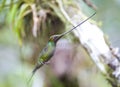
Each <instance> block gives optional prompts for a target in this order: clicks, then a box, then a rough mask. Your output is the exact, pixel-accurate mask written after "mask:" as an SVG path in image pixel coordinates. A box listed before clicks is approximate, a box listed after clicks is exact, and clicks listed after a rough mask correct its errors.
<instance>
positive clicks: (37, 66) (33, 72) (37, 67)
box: [28, 64, 43, 84]
mask: <svg viewBox="0 0 120 87" xmlns="http://www.w3.org/2000/svg"><path fill="white" fill-rule="evenodd" d="M42 65H43V64H40V65H36V67H35V68H34V70H33V71H32V75H31V76H30V79H29V80H28V84H29V83H30V81H31V79H32V78H33V76H34V74H35V72H36V71H37V70H38V69H39V68H40V67H41V66H42Z"/></svg>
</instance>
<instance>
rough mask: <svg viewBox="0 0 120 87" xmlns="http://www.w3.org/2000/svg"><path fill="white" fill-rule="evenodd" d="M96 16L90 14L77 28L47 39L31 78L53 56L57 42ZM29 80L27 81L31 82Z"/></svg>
mask: <svg viewBox="0 0 120 87" xmlns="http://www.w3.org/2000/svg"><path fill="white" fill-rule="evenodd" d="M95 14H96V12H95V13H94V14H92V15H91V16H90V17H88V18H87V19H86V20H84V21H82V22H81V23H79V24H78V25H77V26H75V27H73V28H72V29H70V30H69V31H66V32H64V33H62V34H59V35H52V36H51V37H50V38H49V41H48V43H47V44H46V46H45V48H43V50H42V51H41V53H40V55H39V58H38V61H37V64H36V66H35V68H34V69H33V71H32V76H31V78H32V77H33V75H34V74H35V72H36V71H37V70H38V69H39V68H40V67H41V66H43V65H44V64H45V63H46V62H47V61H48V60H50V59H51V57H52V56H53V54H54V52H55V47H56V43H57V41H58V40H59V39H60V38H61V37H63V36H64V35H66V34H68V33H70V32H71V31H72V30H74V29H75V28H77V27H78V26H80V25H81V24H83V23H84V22H86V21H87V20H89V19H90V18H91V17H93V16H94V15H95ZM31 78H30V79H29V81H30V80H31Z"/></svg>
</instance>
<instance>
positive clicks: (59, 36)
mask: <svg viewBox="0 0 120 87" xmlns="http://www.w3.org/2000/svg"><path fill="white" fill-rule="evenodd" d="M61 37H62V35H52V36H51V37H50V39H49V41H53V42H55V43H56V42H57V41H58V40H59V39H60V38H61Z"/></svg>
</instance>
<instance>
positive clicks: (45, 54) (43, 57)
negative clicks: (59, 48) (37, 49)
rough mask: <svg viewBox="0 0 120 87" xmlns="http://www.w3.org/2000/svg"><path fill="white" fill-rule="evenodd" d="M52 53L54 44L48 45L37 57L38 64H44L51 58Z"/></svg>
mask: <svg viewBox="0 0 120 87" xmlns="http://www.w3.org/2000/svg"><path fill="white" fill-rule="evenodd" d="M54 51H55V44H54V42H53V43H52V42H51V43H48V44H47V45H46V46H45V48H44V49H43V50H42V52H41V53H40V55H39V58H38V64H44V63H45V62H47V61H48V60H49V59H50V58H51V57H52V56H53V54H54Z"/></svg>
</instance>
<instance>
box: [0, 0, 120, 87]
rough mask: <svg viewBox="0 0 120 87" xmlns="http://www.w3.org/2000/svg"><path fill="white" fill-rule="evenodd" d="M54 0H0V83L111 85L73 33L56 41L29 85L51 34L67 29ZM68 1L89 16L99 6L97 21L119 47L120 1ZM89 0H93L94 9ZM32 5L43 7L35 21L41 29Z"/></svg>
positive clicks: (13, 86)
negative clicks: (48, 60)
mask: <svg viewBox="0 0 120 87" xmlns="http://www.w3.org/2000/svg"><path fill="white" fill-rule="evenodd" d="M55 1H57V0H50V1H49V0H29V1H27V0H0V87H111V86H110V85H109V83H108V82H107V81H106V80H105V77H104V76H102V75H101V73H100V72H99V70H98V69H97V67H96V66H95V64H94V63H93V62H92V61H91V59H90V57H89V55H87V53H86V52H85V51H84V50H83V48H82V47H81V45H80V44H79V43H78V41H77V40H76V38H75V37H74V35H72V34H70V35H68V36H66V38H63V39H61V40H60V41H59V42H58V43H57V47H56V51H55V54H54V56H53V57H52V59H51V60H50V63H49V64H48V65H44V66H43V67H42V68H40V69H39V70H38V71H37V72H36V74H35V75H34V77H33V78H32V80H31V81H30V83H28V80H29V79H30V76H31V74H32V70H33V68H34V66H35V63H36V62H37V58H38V55H39V53H40V51H41V49H42V48H43V47H44V46H45V44H46V43H47V41H48V39H49V36H51V35H53V34H59V33H62V32H65V27H66V25H69V24H67V23H66V24H65V21H66V20H65V19H64V18H62V16H61V13H60V12H59V9H58V8H57V5H56V2H55ZM63 1H64V2H67V0H63ZM70 1H71V2H72V1H75V2H77V3H79V5H80V9H81V12H82V13H83V14H84V15H86V16H87V17H89V16H90V15H91V14H92V13H93V12H94V10H93V9H97V14H96V16H95V17H94V18H93V19H94V20H95V21H96V23H97V24H98V26H99V27H100V28H101V29H102V31H103V32H104V33H105V34H106V35H107V37H108V38H109V40H110V42H111V43H112V45H113V46H114V47H120V45H119V43H120V39H119V37H120V34H119V33H120V29H119V28H120V23H119V22H120V16H119V14H120V11H119V9H120V0H70ZM70 1H69V2H68V3H70V4H71V2H70ZM85 1H87V2H89V1H90V2H91V5H92V6H93V7H90V6H89V5H88V4H87V2H86V3H85ZM49 2H50V3H49ZM51 2H52V4H51ZM29 4H36V6H37V8H36V10H37V11H38V10H40V9H41V7H42V8H44V9H42V10H40V11H39V13H40V14H39V15H38V16H39V17H40V18H41V19H42V20H40V21H39V22H38V23H40V25H37V26H39V28H40V29H37V30H38V31H37V32H40V33H36V32H35V30H34V28H33V26H34V27H35V24H34V23H33V22H34V20H33V15H32V11H33V10H34V9H35V8H34V5H33V7H32V6H31V7H30V6H29ZM54 4H55V5H56V6H54ZM39 5H40V6H41V7H40V6H39ZM47 5H49V6H48V7H47ZM94 6H95V8H94ZM30 8H32V9H31V10H30ZM51 9H52V10H51ZM58 26H59V27H58ZM71 27H72V26H70V25H69V26H67V28H68V29H71ZM32 29H33V30H32ZM61 29H63V30H61ZM36 35H37V37H36Z"/></svg>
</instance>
